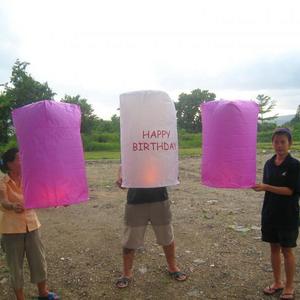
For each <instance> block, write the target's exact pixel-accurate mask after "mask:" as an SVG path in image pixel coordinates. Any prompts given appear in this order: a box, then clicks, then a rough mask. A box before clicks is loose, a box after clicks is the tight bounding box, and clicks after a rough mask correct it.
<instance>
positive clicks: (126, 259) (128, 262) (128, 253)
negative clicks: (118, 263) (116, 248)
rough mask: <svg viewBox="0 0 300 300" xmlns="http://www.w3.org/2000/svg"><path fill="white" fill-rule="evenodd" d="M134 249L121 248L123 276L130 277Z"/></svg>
mask: <svg viewBox="0 0 300 300" xmlns="http://www.w3.org/2000/svg"><path fill="white" fill-rule="evenodd" d="M134 254H135V250H134V249H128V248H123V276H125V277H128V278H131V277H132V273H133V272H132V268H133V259H134Z"/></svg>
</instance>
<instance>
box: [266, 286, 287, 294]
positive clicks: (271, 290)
mask: <svg viewBox="0 0 300 300" xmlns="http://www.w3.org/2000/svg"><path fill="white" fill-rule="evenodd" d="M282 290H283V287H282V288H274V287H272V286H271V285H269V286H267V287H266V288H264V290H263V292H264V294H265V295H269V296H272V295H274V294H276V293H278V292H281V291H282Z"/></svg>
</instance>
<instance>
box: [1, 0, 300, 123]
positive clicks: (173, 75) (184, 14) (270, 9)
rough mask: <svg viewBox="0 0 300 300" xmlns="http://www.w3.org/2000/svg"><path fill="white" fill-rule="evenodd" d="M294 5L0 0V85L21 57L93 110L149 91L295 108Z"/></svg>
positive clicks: (297, 34)
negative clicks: (264, 100)
mask: <svg viewBox="0 0 300 300" xmlns="http://www.w3.org/2000/svg"><path fill="white" fill-rule="evenodd" d="M299 11H300V1H290V0H286V1H276V0H273V1H268V0H252V1H241V0H238V1H232V0H227V1H224V0H219V1H216V0H209V1H201V0H196V1H190V0H184V1H176V0H172V1H169V0H159V1H158V0H151V1H144V0H126V1H124V0H123V1H122V0H109V1H101V0H98V1H97V0H95V1H91V0H84V1H76V0H72V1H68V0H51V1H48V0H43V1H41V0H26V1H24V0H23V1H22V0H19V1H15V0H1V2H0V30H1V32H0V33H1V34H0V83H4V82H7V81H8V80H9V77H10V74H11V68H12V66H13V64H14V62H15V61H16V59H17V58H19V59H20V60H21V61H27V62H29V63H30V66H29V67H28V71H29V73H30V74H31V75H32V76H33V77H34V78H35V79H36V80H38V81H40V82H45V81H47V82H48V84H49V86H50V87H51V89H52V90H53V91H54V92H56V93H57V95H56V97H55V99H57V100H59V99H61V98H63V96H64V95H65V94H68V95H71V96H75V95H77V94H80V95H81V96H82V97H84V98H87V99H88V102H89V103H91V104H92V106H93V108H94V109H95V112H96V113H97V115H98V116H99V117H101V118H105V119H109V118H110V117H111V116H112V115H113V114H115V113H117V108H118V106H119V94H120V93H123V92H128V91H133V90H141V89H155V90H157V89H158V90H163V91H166V92H167V93H169V95H170V96H171V97H172V99H173V100H175V101H176V100H177V99H178V95H179V94H180V93H182V92H185V93H189V92H190V91H192V90H193V89H196V88H200V89H208V90H209V91H210V92H214V93H215V94H216V95H217V99H221V98H222V99H227V100H235V99H245V100H248V99H255V98H256V96H257V95H258V94H261V93H263V94H266V95H269V96H271V97H272V99H274V100H276V101H277V112H279V113H280V114H294V113H295V111H296V108H297V106H298V105H299V104H300V14H299Z"/></svg>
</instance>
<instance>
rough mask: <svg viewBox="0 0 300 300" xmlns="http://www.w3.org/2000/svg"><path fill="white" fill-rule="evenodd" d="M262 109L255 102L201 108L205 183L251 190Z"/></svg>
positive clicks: (203, 175) (203, 178) (206, 105)
mask: <svg viewBox="0 0 300 300" xmlns="http://www.w3.org/2000/svg"><path fill="white" fill-rule="evenodd" d="M258 112H259V108H258V105H257V104H256V103H255V102H254V101H241V100H237V101H225V100H220V101H211V102H207V103H204V104H202V105H201V116H202V168H201V173H202V182H203V184H205V185H207V186H210V187H218V188H250V187H252V186H253V185H254V184H255V182H256V136H257V122H258V120H257V116H258Z"/></svg>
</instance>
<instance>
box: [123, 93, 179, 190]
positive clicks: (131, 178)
mask: <svg viewBox="0 0 300 300" xmlns="http://www.w3.org/2000/svg"><path fill="white" fill-rule="evenodd" d="M120 124H121V161H122V178H123V186H124V187H136V188H151V187H162V186H170V185H175V184H178V138H177V121H176V111H175V106H174V103H173V101H172V100H171V99H170V97H169V96H168V94H166V93H165V92H161V91H138V92H131V93H125V94H122V95H121V96H120Z"/></svg>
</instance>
